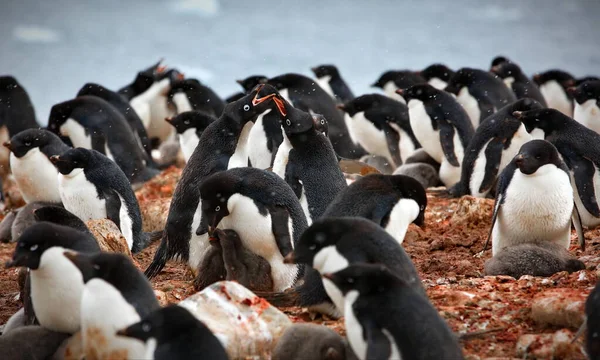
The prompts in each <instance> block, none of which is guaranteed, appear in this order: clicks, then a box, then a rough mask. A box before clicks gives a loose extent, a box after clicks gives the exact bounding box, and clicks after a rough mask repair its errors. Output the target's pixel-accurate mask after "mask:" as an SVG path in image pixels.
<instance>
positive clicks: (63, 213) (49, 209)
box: [33, 205, 93, 236]
mask: <svg viewBox="0 0 600 360" xmlns="http://www.w3.org/2000/svg"><path fill="white" fill-rule="evenodd" d="M33 216H34V217H35V220H36V221H38V222H39V221H47V222H51V223H53V224H56V225H62V226H68V227H70V228H72V229H75V230H78V231H81V232H83V233H84V234H87V235H89V236H93V234H92V232H91V231H90V229H89V228H88V227H87V225H86V224H85V223H84V222H83V220H81V219H80V218H78V217H77V216H76V215H75V214H73V213H72V212H70V211H69V210H67V209H65V208H64V207H60V206H55V205H52V206H42V207H38V208H37V209H35V210H33Z"/></svg>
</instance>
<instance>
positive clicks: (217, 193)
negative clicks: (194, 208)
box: [200, 171, 244, 236]
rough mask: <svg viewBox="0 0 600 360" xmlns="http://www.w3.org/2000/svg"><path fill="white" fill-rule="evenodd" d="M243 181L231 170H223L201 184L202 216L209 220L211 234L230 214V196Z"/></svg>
mask: <svg viewBox="0 0 600 360" xmlns="http://www.w3.org/2000/svg"><path fill="white" fill-rule="evenodd" d="M243 181H244V180H243V179H242V178H241V177H238V176H237V175H233V174H232V173H231V172H227V171H222V172H219V173H216V174H213V175H211V176H209V177H208V178H206V179H205V180H204V181H203V182H202V184H201V185H200V198H201V199H202V216H204V218H205V219H206V221H207V224H208V235H209V236H212V234H213V232H214V231H215V229H216V228H217V225H219V223H220V222H221V220H223V218H224V217H226V216H228V215H229V208H228V201H229V198H230V197H231V196H232V195H233V194H235V193H237V192H238V189H239V188H240V187H241V185H242V182H243Z"/></svg>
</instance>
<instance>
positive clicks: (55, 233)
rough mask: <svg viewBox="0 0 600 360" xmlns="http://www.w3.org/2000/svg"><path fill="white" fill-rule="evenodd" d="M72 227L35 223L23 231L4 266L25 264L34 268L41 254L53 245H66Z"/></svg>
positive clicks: (71, 234) (70, 235) (38, 263)
mask: <svg viewBox="0 0 600 360" xmlns="http://www.w3.org/2000/svg"><path fill="white" fill-rule="evenodd" d="M73 231H74V230H73V229H70V228H66V227H64V226H59V225H55V224H51V223H47V222H38V223H35V224H33V225H31V226H29V227H28V228H26V229H25V231H23V233H22V234H21V237H19V240H18V242H17V246H16V248H15V252H14V253H13V257H12V260H11V261H9V262H8V263H7V264H6V267H15V266H25V267H28V268H30V269H32V270H36V269H38V268H39V266H40V260H41V257H42V254H43V253H44V251H46V250H47V249H49V248H51V247H53V246H63V247H66V244H67V243H68V240H69V238H71V237H72V236H74V235H73Z"/></svg>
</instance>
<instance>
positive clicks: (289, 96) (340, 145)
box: [268, 74, 366, 159]
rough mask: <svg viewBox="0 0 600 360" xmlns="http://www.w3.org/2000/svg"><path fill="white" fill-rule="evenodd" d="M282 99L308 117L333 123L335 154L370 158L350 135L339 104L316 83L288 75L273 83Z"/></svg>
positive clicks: (270, 82)
mask: <svg viewBox="0 0 600 360" xmlns="http://www.w3.org/2000/svg"><path fill="white" fill-rule="evenodd" d="M268 83H269V84H271V85H273V86H275V88H276V89H277V90H278V91H279V93H280V94H281V96H282V97H283V98H284V99H286V100H287V101H288V102H289V103H291V104H292V105H293V106H294V107H298V108H299V109H301V110H303V111H306V112H308V113H315V114H321V115H323V116H324V117H325V119H327V122H328V123H329V139H330V140H331V144H332V145H333V148H334V149H335V152H336V153H337V154H338V155H339V156H341V157H344V158H348V159H360V158H361V157H362V156H363V155H366V153H365V151H364V149H362V148H361V147H360V146H359V145H356V144H355V143H354V142H353V140H352V138H351V135H350V133H349V130H348V126H347V124H346V122H345V120H344V117H343V116H342V113H341V112H340V111H338V110H337V109H336V105H335V101H334V100H333V99H332V98H331V96H329V95H328V94H327V93H326V92H325V90H323V89H322V88H321V87H320V86H319V85H318V84H317V83H316V82H315V81H314V80H312V79H310V78H308V77H306V76H303V75H299V74H284V75H280V76H276V77H274V78H271V79H269V82H268Z"/></svg>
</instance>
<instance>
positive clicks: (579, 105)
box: [567, 81, 600, 134]
mask: <svg viewBox="0 0 600 360" xmlns="http://www.w3.org/2000/svg"><path fill="white" fill-rule="evenodd" d="M567 92H568V93H569V95H571V96H572V97H573V99H574V100H575V109H574V110H573V119H575V121H577V122H578V123H580V124H582V125H584V126H585V127H587V128H588V129H592V130H594V131H595V132H597V133H599V134H600V104H599V102H600V81H586V82H584V83H582V84H580V85H579V86H577V87H576V88H573V87H571V88H568V89H567Z"/></svg>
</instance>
